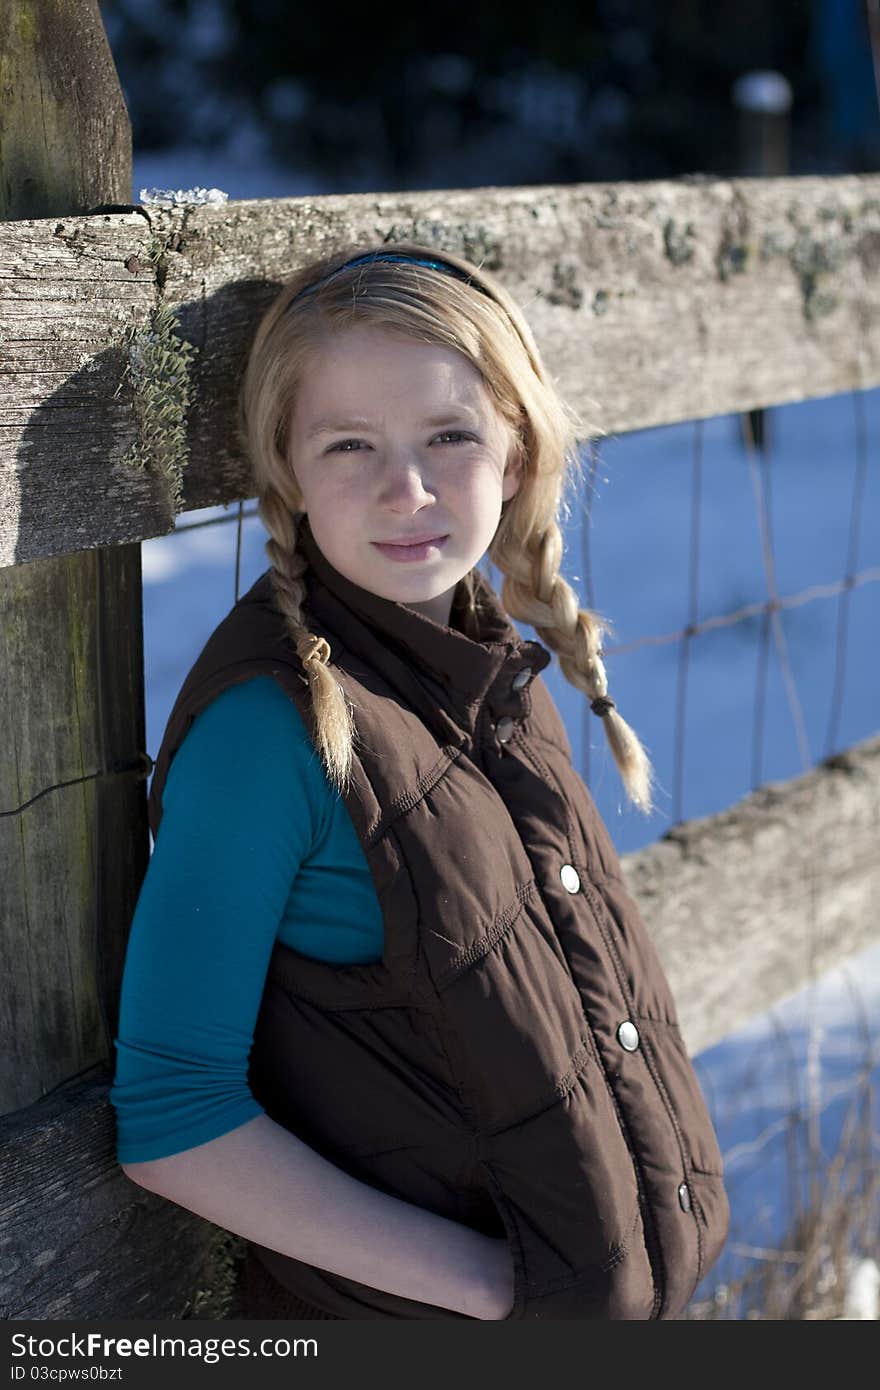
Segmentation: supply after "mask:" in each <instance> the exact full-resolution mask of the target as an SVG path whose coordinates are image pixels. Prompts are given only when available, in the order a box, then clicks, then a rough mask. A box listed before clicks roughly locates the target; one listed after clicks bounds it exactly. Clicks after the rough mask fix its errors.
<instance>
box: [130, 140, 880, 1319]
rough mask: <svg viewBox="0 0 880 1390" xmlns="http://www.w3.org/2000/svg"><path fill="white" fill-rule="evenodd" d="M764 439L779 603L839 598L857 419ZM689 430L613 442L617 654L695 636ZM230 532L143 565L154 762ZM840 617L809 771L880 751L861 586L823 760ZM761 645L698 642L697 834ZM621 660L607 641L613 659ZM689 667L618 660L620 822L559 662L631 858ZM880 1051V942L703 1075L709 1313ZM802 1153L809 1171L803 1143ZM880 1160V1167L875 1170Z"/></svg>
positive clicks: (732, 471) (790, 724)
mask: <svg viewBox="0 0 880 1390" xmlns="http://www.w3.org/2000/svg"><path fill="white" fill-rule="evenodd" d="M153 186H159V187H164V188H190V187H193V186H201V187H207V188H210V187H212V186H215V187H219V188H221V189H223V190H225V191H227V192H229V194H230V197H236V198H243V197H266V196H272V197H277V196H294V195H297V194H304V193H319V192H322V191H336V190H330V189H322V188H320V187H319V186H317V185H316V184H315V182H314V181H313V180H311V179H309V180H305V179H297V178H295V177H293V176H291V175H290V174H289V173H288V172H285V171H278V170H273V169H271V168H266V167H265V166H259V167H257V165H256V164H253V163H252V164H251V165H250V167H248V161H247V160H246V159H245V160H243V161H242V163H241V164H240V165H236V164H235V162H234V161H233V160H231V159H230V157H229V155H228V154H224V155H222V156H220V157H218V160H217V162H216V163H215V164H212V163H211V161H210V159H209V158H208V157H206V156H205V155H204V154H203V153H201V152H199V153H198V154H197V155H187V154H186V152H178V153H175V154H163V155H162V157H161V159H155V158H154V159H150V160H147V159H144V158H143V157H137V156H136V158H135V180H134V188H135V197H137V195H138V193H139V191H140V189H141V188H142V187H153ZM863 404H864V408H865V412H866V425H867V438H868V441H869V444H870V447H871V448H872V450H873V455H872V458H873V466H869V468H868V473H867V477H866V480H865V489H864V494H863V498H862V504H861V509H860V528H861V542H860V548H859V551H858V555H857V558H856V562H855V567H856V569H860V568H864V567H868V566H869V565H876V564H877V538H878V534H880V527H878V517H880V472H878V470H877V468H876V440H877V439H878V438H880V391H872V392H869V393H866V395H865V396H864V398H863ZM768 420H769V427H770V439H771V462H770V469H771V473H772V530H773V539H774V545H775V555H776V579H777V584H778V589H779V592H780V594H787V593H793V592H796V591H798V590H800V589H802V588H806V587H807V586H811V585H818V584H827V583H831V582H833V581H835V580H838V579H840V578H841V577H842V576H843V575H844V573H845V571H846V557H847V545H848V541H849V524H850V503H851V498H852V493H853V480H854V476H855V459H856V423H855V413H854V404H853V401H852V398H850V397H847V396H841V397H833V398H828V399H825V400H819V401H812V402H806V403H804V404H801V405H797V406H786V407H779V408H774V409H773V410H771V411H770V412H768ZM702 428H703V473H702V505H701V530H700V543H699V545H700V550H699V557H700V583H699V617H700V618H703V617H706V616H708V615H710V614H715V613H727V612H730V611H733V610H734V609H737V608H739V607H740V606H742V605H744V604H746V603H750V602H758V601H761V600H763V599H764V598H766V595H767V587H766V579H765V576H764V573H763V568H762V561H761V551H760V545H759V531H758V524H757V519H756V514H755V507H754V497H753V493H752V482H751V479H750V474H749V467H748V462H747V458H746V455H745V453H744V451H743V449H742V447H741V443H740V431H739V425H738V421H737V419H736V417H731V416H726V417H719V418H717V419H714V420H711V421H706V422H704V424H703V427H702ZM695 429H696V427H695V426H694V425H693V424H683V425H674V426H668V427H664V428H661V429H656V430H647V431H639V432H637V433H633V434H631V435H627V436H620V437H618V438H613V439H609V440H605V441H604V442H603V444H602V448H601V466H600V468H599V469H598V475H597V483H596V488H595V492H594V494H593V497H592V518H593V519H592V525H591V527H590V530H589V550H590V573H591V575H592V582H593V585H594V590H593V606H594V607H595V608H596V609H597V610H598V611H599V612H601V613H603V614H604V615H606V616H607V617H609V618H611V619H612V621H613V622H614V625H615V638H614V640H615V641H616V642H619V643H621V644H624V643H626V642H629V641H633V640H635V639H636V638H637V637H640V636H644V635H647V634H652V633H663V632H667V631H671V630H676V629H678V628H681V627H683V626H684V625H685V623H686V622H687V621H688V615H687V607H686V605H687V592H688V591H687V584H688V573H689V570H688V564H689V534H690V524H691V522H690V508H691V495H692V459H693V448H694V438H695ZM584 500H585V499H582V501H584ZM253 505H254V504H253V503H250V504H248V507H253ZM583 510H584V507H583V506H581V508H580V509H579V511H578V515H577V516H576V517H575V518H573V520H572V523H571V525H570V526H568V528H567V530H566V553H565V560H564V564H563V569H564V572H565V574H566V575H567V577H568V578H569V580H570V582H572V583H573V584H574V586H575V587H576V588H577V589H578V591H579V592H580V594H581V597H582V601H586V595H585V584H586V572H587V571H586V563H585V558H584V526H583V522H582V519H581V518H582V515H583ZM234 511H235V509H230V510H229V511H224V509H223V508H211V509H208V510H207V511H206V512H203V513H193V514H185V515H183V516H181V517H180V518H179V524H180V525H181V526H186V525H187V524H188V523H190V522H192V521H196V520H205V519H208V518H210V517H214V516H226V517H231V516H232V515H233V514H234ZM236 530H237V527H236V525H235V524H234V522H233V523H230V524H225V525H212V526H206V527H199V528H196V529H192V530H187V531H181V532H179V533H176V534H174V535H172V536H169V537H163V538H160V539H157V540H151V541H147V542H145V543H144V545H143V548H142V553H143V569H144V641H145V662H146V699H147V750H148V752H150V754H151V755H152V756H153V757H155V755H156V753H157V751H158V747H159V743H160V741H161V736H162V732H163V730H164V727H165V722H166V719H167V716H168V713H169V712H170V709H171V705H172V703H173V700H174V697H175V695H176V693H177V690H178V689H179V687H180V684H181V682H182V680H183V678H184V676H185V675H186V672H187V670H188V669H189V667H190V665H191V664H192V662H193V661H194V660H195V658H196V656H197V655H198V653H199V651H200V649H201V647H202V644H203V643H204V641H205V639H206V638H207V637H208V635H209V634H210V632H211V631H212V629H213V628H214V626H215V625H216V624H217V622H219V621H220V619H221V618H222V617H223V616H224V615H225V613H226V612H227V611H228V609H229V607H230V606H231V605H232V603H233V602H234V601H235V597H236V593H235V584H234V578H235V544H236ZM264 541H265V533H264V532H263V529H262V527H261V525H260V523H259V520H258V518H256V517H253V518H250V519H248V520H246V521H245V522H244V524H243V526H242V549H241V575H240V582H239V593H244V592H245V591H246V590H247V589H248V588H249V587H250V585H251V584H252V583H253V582H254V581H255V579H256V578H257V577H258V576H259V575H260V574H261V573H262V572H263V570H264V569H265V568H266V564H267V561H266V557H265V554H264V552H263V544H264ZM490 577H492V578H494V576H491V574H490ZM841 601H842V600H841V598H840V597H835V598H817V599H814V600H812V601H811V602H808V603H805V604H803V605H802V606H800V607H797V608H793V609H789V610H786V611H784V613H783V615H782V625H783V630H784V634H785V641H786V646H787V652H788V658H789V661H790V663H791V668H792V671H793V676H794V681H795V685H796V689H797V696H798V700H799V702H800V706H801V708H802V712H803V720H804V727H805V731H806V735H807V742H808V745H809V765H810V766H813V765H815V764H816V763H817V762H818V761H820V760H821V758H823V757H824V756H826V754H827V753H829V752H832V751H835V750H839V749H842V748H846V747H848V746H851V745H852V744H855V743H858V742H860V741H861V740H863V739H865V738H867V737H869V736H870V735H872V734H874V733H876V732H877V729H878V725H880V668H878V663H877V657H876V649H877V634H878V632H880V585H877V584H876V583H866V584H863V585H861V586H859V587H856V588H855V589H853V590H851V591H850V592H849V597H848V605H849V606H848V638H847V661H846V672H845V682H844V687H843V689H844V696H843V701H842V706H841V709H840V711H839V722H838V725H837V732H836V736H835V737H834V739H833V742H832V745H831V746H830V747H829V746H826V742H825V738H826V729H827V726H828V720H829V710H830V701H831V692H832V688H833V682H834V661H835V650H836V641H837V631H838V628H837V623H838V619H839V604H840V603H841ZM520 627H521V630H522V632H523V634H524V635H525V636H527V637H533V636H534V633H533V632H532V631H531V629H529V628H528V627H525V626H523V625H520ZM758 632H759V627H758V621H757V620H754V619H753V620H749V621H746V622H742V623H739V624H736V625H734V626H732V627H727V628H720V629H716V630H714V631H713V632H711V633H708V634H705V635H701V636H699V637H698V638H696V639H695V640H694V641H693V642H692V643H691V654H690V667H689V685H688V696H687V720H686V727H687V736H686V742H685V755H684V779H683V794H682V804H681V808H680V814H681V817H682V818H687V819H690V818H693V817H701V816H705V815H709V814H711V813H712V812H715V811H718V810H720V809H722V808H723V807H725V806H728V805H730V804H732V803H734V802H736V801H738V800H739V799H740V798H742V797H743V796H744V795H746V794H747V793H748V792H749V791H750V790H751V789H752V784H751V737H752V720H753V710H754V700H755V688H756V663H757V645H758V644H757V636H758ZM612 645H613V643H612V642H611V641H609V643H608V646H609V648H610V647H611V646H612ZM678 660H679V647H678V644H677V643H671V644H668V645H663V646H645V647H642V648H640V649H638V650H636V651H634V652H631V653H625V654H620V655H618V656H614V655H613V654H609V655H608V658H607V663H606V664H607V668H608V672H609V691H610V693H611V694H612V695H613V696H614V698H615V699H616V700H617V702H618V704H619V706H620V708H621V710H622V712H623V713H624V715H625V717H626V718H627V720H628V721H629V722H630V723H631V724H632V725H633V727H634V728H635V729H636V730H637V731H638V733H639V735H640V737H642V739H643V741H644V742H645V744H646V746H647V748H648V751H649V753H650V755H651V757H652V760H653V762H654V765H655V768H656V770H657V774H658V780H659V787H660V795H659V798H658V799H659V805H660V810H659V811H658V812H657V814H655V816H654V817H652V818H651V819H650V820H645V819H644V818H643V817H641V816H640V815H639V813H637V812H634V811H631V810H629V809H627V807H626V806H625V804H624V798H623V796H622V794H621V790H620V783H619V778H618V774H617V770H616V768H615V766H614V763H613V760H612V759H611V757H610V755H609V754H608V752H607V750H606V747H605V738H604V734H603V732H602V729H601V726H600V724H599V722H598V721H597V720H596V719H595V718H594V717H592V716H590V714H589V712H588V711H587V713H586V714H585V713H584V711H585V708H586V705H585V702H584V700H583V697H582V696H581V695H580V693H579V692H578V691H576V690H574V689H573V688H572V687H571V686H570V685H568V683H567V682H566V681H565V679H564V677H563V676H562V675H561V672H560V671H559V669H558V665H557V663H556V661H555V659H554V661H553V663H552V664H551V666H549V667H548V668H547V669H546V671H545V673H544V679H545V680H546V681H547V683H548V685H549V687H550V689H551V692H552V693H553V695H554V698H555V699H556V700H557V703H558V705H559V708H560V710H561V713H562V715H563V718H564V719H565V722H566V726H567V728H568V731H569V736H570V739H571V743H572V749H573V754H574V758H575V764H576V766H578V767H579V768H580V769H581V770H582V771H584V770H585V752H586V740H587V739H588V740H589V754H590V759H589V761H590V769H589V777H588V779H587V780H588V781H589V784H590V788H591V791H592V793H593V795H594V797H595V800H596V803H597V806H598V808H599V810H600V813H601V814H602V816H603V818H604V819H605V821H606V824H607V825H608V828H609V831H610V833H611V835H612V837H613V839H614V841H615V844H616V845H617V848H618V850H619V851H620V852H621V853H627V852H630V851H633V850H636V849H639V848H641V847H642V846H643V845H646V844H648V843H650V842H651V841H653V840H654V839H656V838H657V837H658V836H659V835H661V834H662V833H663V831H664V830H665V829H666V827H667V826H668V824H669V823H670V821H671V819H672V815H673V791H672V789H673V786H674V747H675V738H674V731H675V710H676V697H677V682H678ZM805 770H806V769H805V768H804V766H803V764H802V761H801V757H800V750H799V746H798V742H797V739H796V737H795V724H794V720H793V716H792V712H791V709H790V706H789V703H788V701H787V699H786V694H785V690H784V685H783V681H782V678H781V675H780V670H779V667H778V664H777V662H776V659H775V656H771V660H770V669H769V671H768V676H767V691H766V719H765V725H764V737H763V761H762V764H761V768H760V772H759V781H761V782H765V781H770V780H783V779H787V778H790V777H795V776H798V775H799V774H800V773H801V772H803V771H805ZM820 891H821V889H820ZM805 930H806V927H805ZM866 1039H867V1040H866ZM878 1047H880V942H878V945H877V946H875V947H874V948H873V949H871V950H869V951H866V952H864V953H863V954H862V955H861V956H859V957H858V958H856V959H854V960H851V961H849V962H847V963H845V965H844V966H843V967H842V968H841V969H839V970H836V971H833V972H831V973H830V974H829V975H826V976H825V977H823V979H821V980H820V981H817V982H816V984H815V986H814V987H812V988H811V989H810V990H807V991H802V992H800V993H798V994H796V995H794V996H793V997H792V998H790V999H789V1000H787V1001H784V1002H782V1003H780V1005H779V1006H778V1007H777V1008H776V1009H774V1010H773V1011H772V1012H771V1013H769V1014H765V1015H762V1016H760V1017H758V1018H756V1019H754V1020H753V1021H752V1023H750V1024H749V1026H748V1027H746V1028H743V1029H741V1030H739V1031H738V1032H737V1033H735V1034H733V1035H731V1036H730V1037H728V1038H726V1039H725V1040H724V1041H723V1042H721V1043H719V1044H717V1045H716V1046H715V1047H713V1048H710V1049H709V1050H707V1051H706V1052H704V1053H702V1054H701V1055H700V1057H699V1058H698V1059H697V1066H698V1072H699V1076H700V1079H701V1082H702V1084H703V1087H704V1090H705V1092H706V1095H707V1097H708V1099H709V1101H710V1105H711V1108H712V1111H713V1116H714V1118H715V1122H716V1126H717V1129H718V1132H719V1138H720V1141H721V1147H722V1152H723V1153H724V1154H725V1157H726V1171H727V1176H728V1186H729V1190H730V1196H731V1204H732V1210H733V1227H732V1234H731V1241H730V1242H729V1248H728V1252H727V1253H726V1255H725V1257H724V1263H723V1265H722V1266H720V1267H719V1269H718V1270H716V1271H714V1272H713V1274H712V1275H711V1276H710V1277H709V1279H708V1280H707V1281H704V1286H701V1289H700V1290H698V1296H700V1295H704V1294H706V1293H707V1292H708V1290H709V1289H710V1288H711V1287H712V1286H713V1285H714V1284H715V1282H717V1280H718V1279H719V1278H721V1277H723V1278H725V1279H731V1278H733V1277H735V1275H736V1273H737V1272H738V1270H741V1269H742V1268H744V1267H747V1266H748V1264H749V1261H754V1260H756V1259H760V1258H761V1256H760V1253H759V1252H760V1251H761V1250H762V1249H767V1248H769V1247H771V1246H773V1245H775V1244H776V1243H778V1241H779V1240H780V1239H781V1238H782V1237H783V1235H784V1233H785V1229H786V1223H787V1221H788V1219H789V1216H790V1212H791V1207H792V1197H791V1193H790V1191H789V1188H788V1183H787V1173H788V1168H789V1165H788V1161H787V1158H786V1153H787V1150H786V1138H787V1136H790V1134H791V1127H792V1120H791V1118H790V1117H791V1112H792V1110H793V1108H795V1107H806V1108H807V1109H809V1108H810V1107H812V1108H813V1109H814V1111H817V1112H819V1111H821V1122H820V1124H819V1126H818V1133H819V1136H820V1139H821V1142H822V1145H823V1148H824V1149H825V1151H826V1153H827V1154H828V1155H830V1154H831V1153H833V1152H834V1150H835V1147H836V1145H837V1142H838V1138H839V1136H840V1133H841V1127H842V1124H843V1121H844V1116H845V1113H846V1107H847V1104H848V1102H849V1101H850V1100H851V1099H852V1096H853V1095H854V1094H855V1092H856V1089H857V1088H856V1085H855V1082H856V1078H857V1076H858V1074H859V1072H860V1070H861V1069H862V1068H864V1067H865V1065H866V1063H867V1067H868V1071H869V1074H870V1082H869V1087H870V1092H871V1095H872V1098H873V1104H874V1107H875V1113H876V1107H877V1100H878V1093H880V1085H878V1082H880V1066H878V1056H877V1049H878ZM871 1048H873V1058H871V1056H870V1049H871ZM787 1116H788V1117H789V1118H788V1120H786V1117H787ZM798 1133H799V1134H801V1138H800V1139H799V1140H798V1143H799V1144H800V1150H801V1151H802V1150H803V1147H804V1142H803V1133H805V1129H804V1130H803V1131H798ZM876 1158H877V1155H876V1153H875V1156H874V1160H875V1162H876ZM865 1253H871V1252H865ZM872 1269H873V1271H874V1272H873V1273H872ZM875 1275H876V1266H875V1265H874V1266H871V1267H869V1266H862V1267H861V1271H860V1272H859V1273H858V1277H857V1279H856V1280H855V1282H854V1285H853V1287H854V1289H855V1290H856V1293H855V1294H854V1295H853V1298H854V1300H855V1301H854V1304H853V1306H854V1307H856V1305H858V1307H861V1308H862V1309H863V1311H862V1313H861V1314H860V1313H858V1312H854V1313H853V1314H852V1315H853V1316H868V1315H871V1311H870V1310H871V1309H873V1310H874V1312H873V1316H877V1308H876V1278H875ZM859 1280H860V1281H861V1282H859ZM872 1289H873V1290H874V1293H873V1294H872V1292H871V1290H872ZM859 1291H861V1293H859ZM857 1295H858V1297H857ZM859 1298H861V1302H860V1303H859V1301H858V1300H859ZM872 1299H873V1302H872ZM864 1309H868V1312H867V1313H865V1312H864Z"/></svg>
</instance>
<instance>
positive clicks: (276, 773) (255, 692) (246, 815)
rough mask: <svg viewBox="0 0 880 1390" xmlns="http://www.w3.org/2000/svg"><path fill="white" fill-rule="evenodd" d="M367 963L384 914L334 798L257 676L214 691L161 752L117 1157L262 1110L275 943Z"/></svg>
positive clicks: (283, 703)
mask: <svg viewBox="0 0 880 1390" xmlns="http://www.w3.org/2000/svg"><path fill="white" fill-rule="evenodd" d="M276 939H277V940H279V941H281V942H283V943H284V944H285V945H288V946H292V947H293V948H294V949H295V950H297V951H299V952H300V953H301V954H302V955H307V956H312V957H315V958H317V959H319V960H325V961H337V962H340V963H351V964H354V963H358V964H362V963H365V962H368V961H375V960H379V959H381V956H382V945H383V924H382V914H381V910H380V908H379V903H378V900H377V898H376V890H375V887H374V885H373V880H372V876H371V874H370V870H369V867H368V865H367V861H366V858H365V856H364V852H363V849H362V847H361V844H360V841H359V840H358V838H357V834H356V832H355V829H354V825H353V824H352V821H351V817H350V815H349V813H348V810H347V808H346V806H345V802H344V801H343V800H342V798H341V797H340V796H339V795H338V794H337V792H336V791H335V789H334V788H333V787H332V786H331V784H330V782H329V781H328V779H327V776H326V774H325V772H324V770H323V768H322V766H321V763H320V760H319V758H318V755H317V753H316V752H315V750H314V748H313V745H312V743H311V741H310V739H309V736H308V733H307V730H306V728H305V725H304V723H303V721H302V718H301V716H300V714H299V712H298V710H297V709H296V706H295V705H294V704H293V702H292V700H291V699H290V698H289V696H287V695H286V694H285V693H284V691H283V690H282V689H281V687H280V686H279V685H278V684H277V682H276V681H274V680H273V679H272V678H271V677H270V676H256V677H254V678H252V679H251V680H248V681H245V682H243V683H242V684H239V685H235V686H232V687H229V688H227V689H226V690H224V691H223V692H222V693H221V694H220V695H218V696H217V697H216V698H215V699H214V700H213V701H212V702H211V704H210V705H208V706H207V708H206V709H204V710H203V711H202V712H201V713H200V714H199V715H197V716H196V718H195V720H194V721H193V723H192V725H191V726H190V728H189V730H188V732H187V734H186V737H185V738H184V740H183V742H182V743H181V745H180V747H179V748H178V750H177V753H176V754H175V757H174V759H173V761H172V763H171V767H170V769H169V773H168V778H167V781H166V784H165V790H164V793H163V797H162V823H161V825H160V827H159V831H158V834H157V836H156V842H155V845H154V848H153V853H152V856H151V858H150V862H149V865H148V868H147V873H146V876H145V878H144V882H143V885H142V887H141V892H140V896H139V898H138V902H137V907H136V909H135V914H134V918H133V921H132V928H131V934H130V937H129V942H128V949H127V953H126V959H125V971H124V976H123V983H122V996H121V1001H120V1017H119V1031H118V1036H117V1037H116V1039H115V1046H116V1074H115V1078H114V1082H113V1085H112V1087H111V1090H110V1100H111V1102H112V1104H113V1107H114V1109H115V1112H116V1124H117V1157H118V1160H119V1162H120V1163H140V1162H145V1161H146V1160H148V1159H153V1158H164V1157H166V1156H167V1155H169V1154H173V1153H179V1152H181V1151H182V1150H184V1149H189V1148H192V1147H194V1146H195V1145H196V1144H204V1143H207V1141H208V1140H210V1139H216V1138H218V1137H219V1136H220V1135H221V1134H225V1133H226V1132H227V1131H229V1130H231V1129H235V1128H237V1127H238V1126H239V1125H242V1124H244V1123H245V1122H246V1121H247V1120H250V1119H252V1118H253V1117H254V1116H255V1115H260V1114H263V1113H264V1111H263V1107H262V1106H261V1105H260V1104H259V1103H258V1102H257V1100H256V1099H255V1097H254V1095H253V1094H252V1092H251V1090H250V1087H249V1086H248V1083H247V1067H248V1056H249V1053H250V1049H251V1045H252V1043H253V1035H254V1026H255V1023H256V1018H257V1012H258V1009H259V1004H260V998H261V995H262V992H263V986H264V983H265V979H266V972H267V970H268V966H269V957H270V956H271V954H272V948H273V946H274V943H275V941H276Z"/></svg>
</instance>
